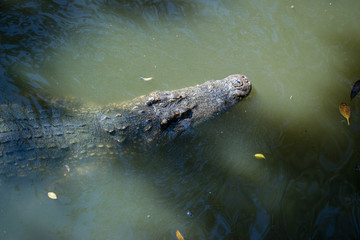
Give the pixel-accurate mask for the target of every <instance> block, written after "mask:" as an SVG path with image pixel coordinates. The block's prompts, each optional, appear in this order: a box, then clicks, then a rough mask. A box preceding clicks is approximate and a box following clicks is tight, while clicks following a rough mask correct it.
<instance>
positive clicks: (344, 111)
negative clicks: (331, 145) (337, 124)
mask: <svg viewBox="0 0 360 240" xmlns="http://www.w3.org/2000/svg"><path fill="white" fill-rule="evenodd" d="M339 111H340V113H341V115H342V116H343V117H344V118H346V120H347V123H348V126H349V125H350V122H349V118H350V107H349V106H348V105H347V104H346V103H343V102H342V103H340V104H339Z"/></svg>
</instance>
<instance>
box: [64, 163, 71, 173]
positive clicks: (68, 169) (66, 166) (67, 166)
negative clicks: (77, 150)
mask: <svg viewBox="0 0 360 240" xmlns="http://www.w3.org/2000/svg"><path fill="white" fill-rule="evenodd" d="M65 168H66V171H68V172H70V167H69V165H67V164H65Z"/></svg>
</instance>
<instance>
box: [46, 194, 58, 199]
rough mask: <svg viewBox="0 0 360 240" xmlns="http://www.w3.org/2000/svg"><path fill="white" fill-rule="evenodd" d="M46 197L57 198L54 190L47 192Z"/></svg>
mask: <svg viewBox="0 0 360 240" xmlns="http://www.w3.org/2000/svg"><path fill="white" fill-rule="evenodd" d="M48 197H49V198H51V199H57V196H56V194H55V193H54V192H48Z"/></svg>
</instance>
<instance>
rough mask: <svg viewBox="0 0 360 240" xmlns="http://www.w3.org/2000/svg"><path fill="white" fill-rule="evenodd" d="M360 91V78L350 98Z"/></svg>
mask: <svg viewBox="0 0 360 240" xmlns="http://www.w3.org/2000/svg"><path fill="white" fill-rule="evenodd" d="M359 92H360V80H357V81H356V82H355V84H354V86H353V87H352V89H351V94H350V100H352V99H353V98H354V97H355V96H356V95H357V94H358V93H359Z"/></svg>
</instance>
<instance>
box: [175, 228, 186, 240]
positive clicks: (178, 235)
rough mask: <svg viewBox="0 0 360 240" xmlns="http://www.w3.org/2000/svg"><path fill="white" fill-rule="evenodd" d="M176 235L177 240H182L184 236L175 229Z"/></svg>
mask: <svg viewBox="0 0 360 240" xmlns="http://www.w3.org/2000/svg"><path fill="white" fill-rule="evenodd" d="M176 237H177V238H178V239H179V240H184V237H183V236H182V235H181V233H180V232H179V230H176Z"/></svg>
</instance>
